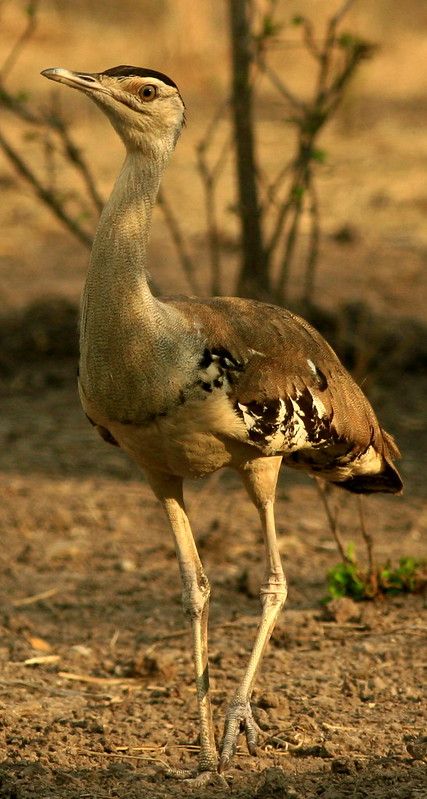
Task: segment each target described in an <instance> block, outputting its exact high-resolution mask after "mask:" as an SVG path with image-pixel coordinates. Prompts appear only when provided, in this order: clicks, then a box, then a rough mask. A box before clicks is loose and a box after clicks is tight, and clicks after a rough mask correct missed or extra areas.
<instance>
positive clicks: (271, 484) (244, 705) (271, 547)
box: [219, 457, 287, 771]
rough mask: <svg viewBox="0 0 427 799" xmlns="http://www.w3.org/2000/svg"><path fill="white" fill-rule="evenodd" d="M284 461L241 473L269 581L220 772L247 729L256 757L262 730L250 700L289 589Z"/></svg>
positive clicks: (230, 714)
mask: <svg viewBox="0 0 427 799" xmlns="http://www.w3.org/2000/svg"><path fill="white" fill-rule="evenodd" d="M280 463H281V458H280V457H272V458H258V459H256V460H254V461H250V462H249V463H246V464H245V466H244V467H243V468H242V469H241V470H240V473H241V475H242V478H243V481H244V484H245V486H246V489H247V491H248V494H249V496H250V497H251V499H252V500H253V502H254V503H255V505H256V507H257V509H258V512H259V515H260V518H261V524H262V529H263V534H264V542H265V550H266V570H265V579H264V582H263V584H262V586H261V592H260V593H261V603H262V616H261V621H260V624H259V627H258V631H257V635H256V639H255V643H254V646H253V649H252V653H251V656H250V658H249V663H248V666H247V669H246V672H245V674H244V676H243V679H242V681H241V683H240V685H239V686H238V688H237V690H236V692H235V694H234V696H233V698H232V700H231V702H230V705H229V707H228V711H227V715H226V719H225V725H224V737H223V742H222V749H221V758H220V765H219V768H220V771H223V770H224V769H225V768H226V766H227V765H228V763H229V761H230V759H231V757H232V755H233V753H234V750H235V748H236V742H237V738H238V735H239V732H240V730H241V729H242V728H243V729H244V731H245V735H246V742H247V746H248V750H249V752H250V754H255V751H256V743H257V737H258V726H257V724H256V723H255V721H254V718H253V716H252V710H251V706H250V698H251V695H252V690H253V686H254V682H255V678H256V675H257V671H258V668H259V665H260V663H261V660H262V657H263V654H264V651H265V649H266V646H267V644H268V642H269V640H270V636H271V633H272V632H273V629H274V625H275V623H276V620H277V617H278V615H279V613H280V611H281V609H282V607H283V605H284V603H285V600H286V595H287V586H286V580H285V576H284V574H283V569H282V563H281V559H280V553H279V549H278V546H277V541H276V529H275V523H274V497H275V490H276V483H277V477H278V473H279V469H280Z"/></svg>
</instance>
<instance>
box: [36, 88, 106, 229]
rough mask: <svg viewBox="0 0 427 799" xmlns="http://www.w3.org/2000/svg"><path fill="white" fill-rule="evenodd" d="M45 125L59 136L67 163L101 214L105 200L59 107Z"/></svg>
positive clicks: (54, 109)
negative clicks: (80, 178)
mask: <svg viewBox="0 0 427 799" xmlns="http://www.w3.org/2000/svg"><path fill="white" fill-rule="evenodd" d="M54 96H55V98H56V99H55V101H54V102H56V103H57V102H59V99H58V95H57V94H55V95H54ZM45 123H46V125H48V126H49V127H50V128H52V129H53V130H54V131H55V132H56V133H57V134H58V137H59V139H60V141H61V142H62V145H63V147H64V154H65V157H66V159H67V161H69V162H70V163H71V164H72V165H73V167H74V168H75V169H76V171H77V172H79V173H80V175H81V177H82V178H83V182H84V185H85V186H86V190H87V193H88V195H89V197H90V198H91V200H92V202H93V204H94V206H95V208H96V210H97V211H98V213H101V211H102V209H103V207H104V200H103V199H102V197H101V195H100V193H99V191H98V188H97V186H96V183H95V178H94V176H93V173H92V170H91V169H90V167H89V165H88V164H87V162H86V159H85V157H84V155H83V154H82V152H81V150H80V148H79V147H78V146H77V145H76V143H75V141H74V139H73V137H72V136H71V133H70V130H69V126H68V123H67V122H66V121H65V119H64V117H63V115H62V114H61V111H60V109H59V108H58V107H56V108H55V107H54V108H52V109H51V111H50V113H49V114H48V115H47V116H46V120H45Z"/></svg>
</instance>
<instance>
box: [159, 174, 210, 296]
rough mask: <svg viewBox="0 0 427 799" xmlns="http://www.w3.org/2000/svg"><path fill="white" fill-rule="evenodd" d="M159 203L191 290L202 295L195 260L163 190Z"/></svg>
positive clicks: (160, 193)
mask: <svg viewBox="0 0 427 799" xmlns="http://www.w3.org/2000/svg"><path fill="white" fill-rule="evenodd" d="M157 202H158V205H159V206H160V208H161V209H162V211H163V216H164V218H165V221H166V224H167V226H168V228H169V232H170V234H171V236H172V239H173V242H174V244H175V246H176V249H177V252H178V256H179V259H180V262H181V266H182V268H183V270H184V274H185V276H186V278H187V280H188V282H189V285H190V286H191V290H192V291H194V293H195V294H199V293H200V286H199V283H198V280H197V278H196V274H195V273H196V270H195V266H194V263H193V259H192V258H191V256H190V255H189V253H188V252H187V249H186V246H185V242H184V236H183V234H182V232H181V229H180V227H179V224H178V222H177V219H176V217H175V214H174V213H173V211H172V208H171V206H170V204H169V202H168V200H167V199H166V197H165V193H164V191H163V190H160V192H159V194H158V196H157Z"/></svg>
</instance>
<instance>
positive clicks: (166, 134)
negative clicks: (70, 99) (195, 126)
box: [41, 66, 185, 152]
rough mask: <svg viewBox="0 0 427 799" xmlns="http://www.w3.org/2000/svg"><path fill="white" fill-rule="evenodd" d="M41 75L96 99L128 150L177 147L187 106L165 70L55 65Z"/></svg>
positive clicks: (156, 149)
mask: <svg viewBox="0 0 427 799" xmlns="http://www.w3.org/2000/svg"><path fill="white" fill-rule="evenodd" d="M41 74H42V75H43V76H44V77H45V78H48V79H49V80H54V81H57V82H58V83H64V84H65V85H66V86H71V88H73V89H78V90H79V91H81V92H83V93H84V94H86V95H87V96H88V97H90V98H91V99H92V100H94V102H95V103H96V104H97V105H98V106H99V107H100V108H101V109H102V111H104V113H105V114H106V115H107V116H108V118H109V119H110V122H111V123H112V125H113V126H114V128H115V129H116V131H117V133H118V134H119V136H120V137H121V139H122V140H123V142H124V144H125V146H126V148H127V149H128V150H132V149H141V150H145V151H148V152H151V151H152V150H155V151H156V152H158V150H159V147H163V148H164V149H165V150H166V151H168V150H169V151H170V150H172V149H173V147H174V146H175V143H176V141H177V139H178V136H179V134H180V132H181V130H182V127H183V125H184V121H185V106H184V103H183V100H182V98H181V95H180V93H179V90H178V87H177V86H176V84H175V83H174V82H173V81H172V80H171V79H170V78H168V76H167V75H164V74H163V73H162V72H156V71H155V70H150V69H143V68H141V67H131V66H119V67H112V68H111V69H106V70H105V71H104V72H94V73H86V72H72V71H71V70H68V69H62V68H61V67H54V68H52V69H45V70H43V72H42V73H41Z"/></svg>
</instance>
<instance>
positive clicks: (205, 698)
mask: <svg viewBox="0 0 427 799" xmlns="http://www.w3.org/2000/svg"><path fill="white" fill-rule="evenodd" d="M147 479H148V480H149V482H150V485H151V487H152V489H153V491H154V493H155V494H156V496H157V498H158V499H159V500H160V502H161V503H162V505H163V507H164V509H165V512H166V515H167V517H168V520H169V523H170V526H171V528H172V532H173V535H174V538H175V546H176V553H177V557H178V563H179V568H180V572H181V580H182V603H183V607H184V612H185V614H186V615H187V616H188V617H189V619H190V622H191V630H192V637H193V660H194V671H195V676H196V690H197V705H198V711H199V725H200V754H199V771H200V772H208V773H209V772H213V771H214V772H216V771H217V767H218V755H217V751H216V745H215V738H214V730H213V723H212V711H211V704H210V698H209V667H208V642H207V634H208V613H209V593H210V587H209V582H208V578H207V577H206V575H205V573H204V571H203V566H202V563H201V561H200V558H199V555H198V552H197V549H196V544H195V542H194V538H193V534H192V532H191V527H190V522H189V521H188V517H187V514H186V511H185V506H184V500H183V494H182V479H181V478H180V477H174V476H170V475H163V474H160V473H154V472H150V473H147Z"/></svg>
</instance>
